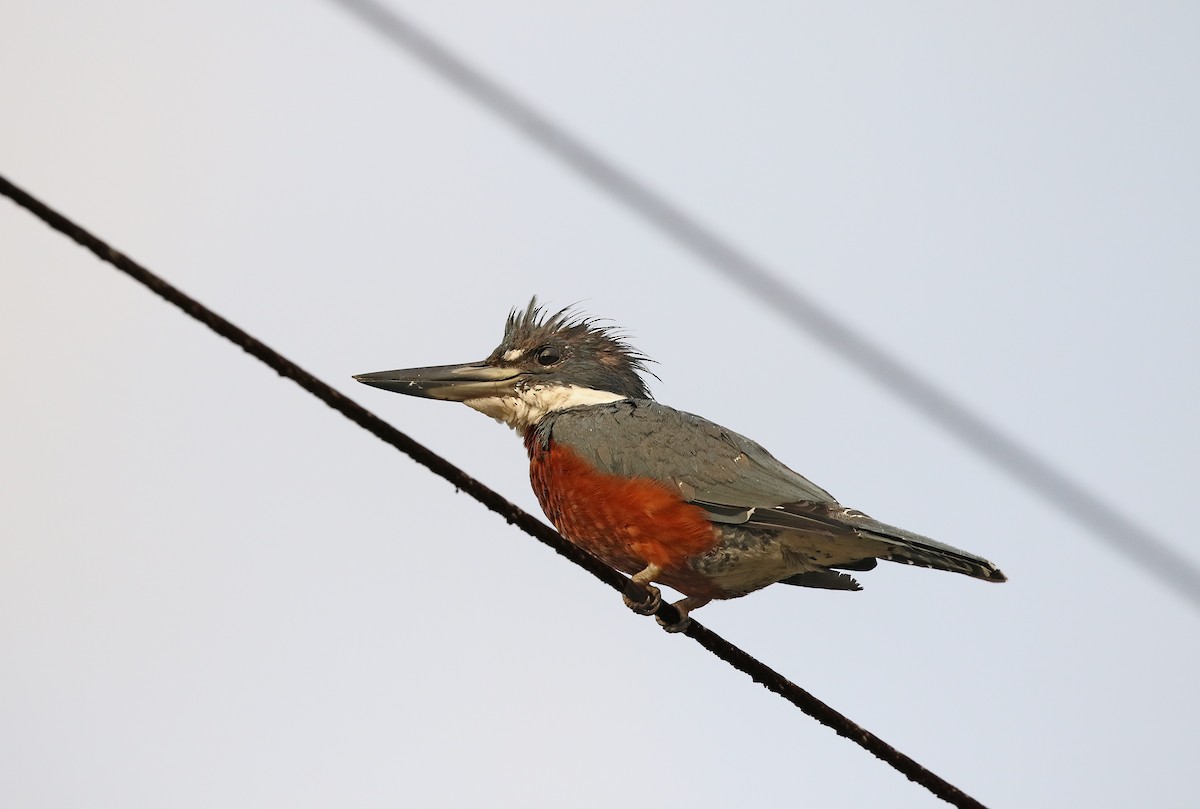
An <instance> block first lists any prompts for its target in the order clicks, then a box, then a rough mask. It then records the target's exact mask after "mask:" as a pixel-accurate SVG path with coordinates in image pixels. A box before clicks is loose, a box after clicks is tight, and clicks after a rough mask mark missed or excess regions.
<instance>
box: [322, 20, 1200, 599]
mask: <svg viewBox="0 0 1200 809" xmlns="http://www.w3.org/2000/svg"><path fill="white" fill-rule="evenodd" d="M333 2H335V3H337V4H338V5H341V6H342V7H343V8H345V9H347V10H348V11H350V12H352V13H353V14H354V15H356V16H357V17H358V18H359V19H361V20H362V21H363V22H365V23H367V24H368V25H370V26H371V27H372V28H374V29H375V30H376V31H378V32H379V33H380V34H382V35H383V36H384V37H386V39H387V40H388V41H389V42H391V43H392V44H393V45H396V46H398V47H400V48H403V49H404V50H405V51H407V52H408V53H409V54H410V55H411V56H413V57H415V58H416V59H417V60H418V61H420V62H421V63H422V64H424V65H425V66H426V67H428V68H430V69H432V70H433V71H434V72H435V73H436V74H437V75H439V76H441V77H442V78H443V79H445V80H446V81H448V82H450V83H451V84H453V85H454V86H455V87H457V88H458V89H459V90H462V91H463V92H465V93H466V94H467V95H469V96H470V97H471V98H473V99H474V100H475V101H477V102H479V103H480V104H482V105H483V106H484V107H486V108H487V109H489V110H490V111H491V112H493V113H495V114H496V116H497V117H499V118H501V119H503V120H504V121H506V122H507V123H509V124H511V125H512V126H514V127H515V128H516V129H518V130H520V131H521V132H523V133H524V134H525V135H527V136H528V137H529V138H530V139H531V140H532V141H534V142H535V143H536V144H537V145H538V146H540V147H542V148H543V149H545V150H546V151H548V152H550V153H552V154H554V155H555V156H556V157H558V158H559V159H560V160H562V161H563V162H564V163H566V164H567V166H569V167H570V168H572V169H574V170H575V171H577V172H579V173H580V174H581V175H583V176H584V177H585V178H587V179H588V180H590V181H591V182H592V183H593V184H595V185H596V186H597V187H599V188H600V189H601V190H603V191H605V192H607V193H608V194H610V195H611V196H613V197H615V198H616V199H617V200H619V201H620V202H622V203H624V204H625V205H626V206H628V207H629V208H631V209H632V210H633V211H634V212H636V213H637V214H639V215H640V216H642V217H643V218H645V219H647V220H649V221H650V222H652V223H653V224H655V225H656V226H658V228H659V229H660V230H662V231H663V232H664V233H665V234H667V235H668V236H670V237H671V238H672V239H674V240H675V241H676V242H678V243H679V244H680V245H681V246H683V247H685V248H686V249H687V250H689V251H690V252H692V253H694V254H695V255H697V256H698V257H700V258H701V259H703V260H704V261H705V262H706V263H708V264H709V265H710V266H711V267H712V268H714V269H716V270H718V271H719V272H721V273H723V274H724V275H725V276H726V277H728V278H729V279H730V280H732V281H734V282H736V283H737V284H739V285H741V286H743V287H745V288H746V289H747V290H748V291H749V292H750V293H751V294H752V295H753V296H755V297H756V298H757V299H758V300H759V302H760V303H762V304H764V305H765V306H767V307H769V308H771V309H773V310H775V312H777V313H778V314H780V315H782V316H783V317H784V319H786V320H788V321H789V322H791V323H792V325H794V326H797V327H799V328H801V329H803V330H804V331H806V332H808V334H809V335H810V336H812V337H814V338H816V339H817V340H818V341H820V342H821V343H823V344H824V345H825V346H826V347H827V348H829V349H830V350H832V351H833V352H834V353H836V354H839V355H841V356H842V357H843V358H844V359H846V360H848V361H850V362H851V363H852V364H853V365H856V366H857V367H858V368H859V369H860V370H861V371H863V372H864V373H865V374H866V375H867V376H868V377H870V378H871V379H873V380H874V381H875V382H877V383H879V384H880V385H882V386H883V387H884V388H886V389H887V390H889V391H891V392H892V393H893V394H894V395H896V396H897V397H898V398H900V399H902V400H904V401H905V402H907V403H908V404H909V405H910V406H911V407H913V408H914V409H915V410H917V411H918V412H920V413H923V414H925V416H926V417H928V418H929V419H930V420H931V421H933V422H934V423H935V424H937V425H939V426H940V427H942V428H943V429H944V430H946V431H947V432H949V433H950V434H951V435H953V436H955V437H956V438H958V440H960V441H961V442H963V443H964V444H966V445H967V446H968V447H970V448H972V449H974V450H975V451H976V452H978V453H979V454H980V455H982V456H984V457H985V458H987V459H988V460H989V461H991V462H992V463H993V464H994V465H995V466H997V467H999V468H1000V469H1002V470H1003V471H1005V472H1006V473H1008V475H1009V476H1011V477H1012V478H1014V479H1015V480H1017V481H1018V482H1020V483H1022V484H1024V485H1025V487H1026V488H1028V489H1029V490H1030V491H1032V492H1033V493H1034V494H1036V495H1038V496H1039V497H1041V498H1043V499H1044V500H1046V501H1048V502H1049V503H1050V504H1051V505H1053V506H1055V507H1056V508H1057V509H1058V510H1059V511H1060V512H1062V513H1063V514H1066V515H1067V516H1068V517H1070V518H1072V519H1073V520H1075V521H1076V522H1078V523H1079V524H1081V525H1082V526H1084V527H1085V528H1087V529H1089V530H1090V531H1091V532H1092V533H1093V534H1094V535H1095V536H1096V537H1097V538H1099V539H1100V540H1102V541H1104V542H1106V543H1107V544H1108V545H1109V546H1110V547H1111V548H1113V549H1114V550H1116V551H1118V552H1120V553H1122V554H1124V555H1125V556H1126V557H1128V558H1129V559H1130V560H1131V561H1133V562H1134V563H1135V564H1137V565H1139V566H1140V567H1141V568H1142V569H1143V570H1145V571H1146V572H1147V573H1149V574H1150V575H1151V576H1153V577H1154V578H1156V579H1158V581H1159V582H1160V583H1162V584H1165V585H1167V586H1168V587H1170V588H1172V589H1173V590H1175V592H1176V593H1177V594H1178V595H1180V596H1182V597H1183V598H1184V600H1186V601H1187V602H1189V603H1190V605H1191V606H1192V607H1194V608H1197V609H1200V568H1198V567H1197V566H1196V565H1195V563H1193V562H1192V561H1191V560H1189V559H1188V558H1187V557H1185V556H1184V555H1182V554H1180V553H1179V552H1178V551H1176V550H1175V549H1173V548H1172V547H1171V546H1170V545H1169V544H1168V543H1167V542H1166V541H1164V540H1163V539H1161V538H1160V537H1158V536H1156V535H1155V534H1154V533H1153V532H1152V531H1150V530H1149V529H1148V528H1146V527H1145V526H1143V525H1140V524H1138V523H1136V522H1134V521H1133V520H1132V519H1131V518H1130V517H1128V516H1127V515H1125V514H1123V513H1121V512H1120V511H1118V510H1117V509H1115V508H1113V507H1112V506H1110V505H1109V504H1108V502H1107V501H1105V500H1104V499H1102V498H1100V497H1097V496H1096V495H1095V494H1092V493H1091V492H1090V491H1088V490H1087V489H1086V488H1085V487H1084V486H1083V485H1082V484H1079V483H1076V482H1075V481H1073V480H1072V479H1071V478H1070V477H1069V476H1068V475H1066V474H1065V473H1063V472H1061V471H1059V470H1058V469H1056V468H1055V467H1054V466H1053V465H1051V464H1050V463H1049V462H1048V461H1046V460H1045V459H1043V458H1042V457H1041V456H1040V455H1038V454H1037V453H1036V452H1034V451H1033V450H1031V449H1029V448H1028V447H1027V446H1025V445H1023V444H1022V443H1020V442H1019V441H1017V440H1016V439H1015V438H1012V437H1011V436H1009V435H1007V434H1006V433H1004V432H1002V431H1001V430H1000V428H998V427H996V426H994V425H992V424H990V423H989V422H988V421H986V420H985V419H984V418H983V417H982V416H980V415H978V414H976V413H974V412H972V411H971V409H970V408H968V407H967V406H966V405H964V404H963V403H962V402H960V401H958V400H957V399H955V398H954V397H953V396H951V395H950V394H948V393H946V392H945V391H943V390H941V389H939V388H938V387H937V386H936V385H934V384H933V383H932V382H930V381H929V380H928V379H926V378H925V377H923V376H922V375H920V374H919V373H918V372H917V371H915V370H914V369H913V368H912V367H911V366H909V365H906V364H905V363H904V362H902V361H901V360H899V359H897V358H896V357H895V356H893V355H891V354H889V353H888V352H887V351H885V350H884V349H882V348H881V347H880V346H879V345H878V344H877V343H875V342H873V341H872V340H871V339H869V338H868V337H866V336H865V335H864V334H862V333H861V332H859V331H857V330H855V329H854V328H853V327H852V326H850V325H848V324H847V323H845V322H844V321H842V320H840V319H839V318H838V317H836V316H834V315H833V314H832V313H830V312H829V311H827V310H825V309H824V308H822V307H821V306H820V305H818V304H817V303H816V302H814V301H813V300H811V299H810V298H808V297H807V296H805V295H804V294H803V293H801V292H799V291H798V290H796V289H793V288H792V287H790V286H788V285H787V284H786V283H784V282H783V281H782V280H780V278H779V276H778V275H777V274H776V273H774V272H772V271H771V270H770V269H768V268H767V267H766V266H765V265H764V264H762V263H760V262H757V261H755V260H754V259H752V258H750V257H749V256H748V255H746V254H745V253H743V252H742V251H740V250H738V249H737V248H736V247H734V246H733V245H732V244H730V243H729V242H727V241H726V240H725V239H724V238H722V237H721V236H719V235H718V234H717V233H716V232H715V231H713V230H712V229H711V228H709V227H707V226H705V225H704V224H702V223H701V222H700V221H699V220H698V219H696V218H695V217H693V216H691V215H690V214H688V213H686V212H685V211H684V210H683V209H682V208H680V207H679V206H677V205H675V204H674V203H672V202H670V201H668V200H667V199H666V198H665V197H664V196H662V195H661V194H659V193H657V192H655V191H653V190H651V189H650V188H649V187H648V186H646V185H645V184H644V183H642V182H640V181H638V180H637V179H636V178H634V177H633V176H632V175H631V174H629V173H628V172H626V171H624V170H623V169H621V168H619V167H617V166H616V165H615V164H614V163H612V162H611V161H609V160H608V159H607V158H605V157H602V156H601V155H600V154H599V153H598V152H597V151H595V150H594V149H592V148H591V147H590V146H588V145H586V144H585V143H584V142H583V141H582V140H580V139H579V138H577V137H576V136H574V135H572V134H570V133H568V132H567V131H566V130H565V129H564V128H563V127H561V126H559V125H558V124H556V123H555V122H553V121H552V120H550V119H549V118H547V117H546V115H545V114H544V113H542V112H540V111H538V110H536V109H534V108H533V107H532V106H531V105H530V104H529V103H527V102H526V101H523V100H522V99H519V98H517V97H516V96H515V95H513V94H512V93H511V92H510V91H508V90H506V89H505V88H503V87H501V86H500V85H499V84H497V83H496V82H495V81H494V80H492V79H490V78H488V77H487V76H486V75H484V74H483V73H482V72H481V71H479V70H478V69H476V68H475V67H472V66H471V65H469V64H468V63H467V62H466V61H464V60H463V59H462V57H460V56H458V55H456V54H454V53H453V52H451V51H450V50H448V49H447V48H446V46H444V45H442V44H440V43H438V42H436V41H435V40H433V39H431V38H430V37H429V35H428V34H426V33H425V32H423V31H422V30H421V29H419V28H417V27H416V26H415V25H413V23H412V22H410V21H409V20H408V19H406V18H405V17H403V16H401V15H400V14H398V13H397V12H395V11H392V10H390V9H388V8H386V7H385V6H383V5H381V4H379V3H376V2H373V0H333Z"/></svg>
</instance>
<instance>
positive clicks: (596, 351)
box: [354, 298, 650, 430]
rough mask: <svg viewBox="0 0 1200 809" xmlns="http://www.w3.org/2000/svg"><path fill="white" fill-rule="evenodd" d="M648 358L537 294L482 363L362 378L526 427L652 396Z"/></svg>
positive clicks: (615, 335) (616, 336) (615, 334)
mask: <svg viewBox="0 0 1200 809" xmlns="http://www.w3.org/2000/svg"><path fill="white" fill-rule="evenodd" d="M648 362H649V360H648V359H647V358H646V357H645V356H643V355H642V354H640V353H639V352H637V351H636V350H635V349H633V348H632V347H631V346H630V345H629V344H628V343H627V342H625V340H624V339H623V337H622V336H621V335H620V334H619V333H618V332H616V331H615V330H614V329H613V328H611V327H608V326H603V325H600V324H598V323H597V322H596V321H595V320H591V319H589V318H586V317H583V316H581V315H578V314H576V313H574V312H573V311H572V310H571V309H569V308H568V309H562V310H560V311H558V312H555V313H554V314H547V313H546V312H545V311H544V310H543V309H542V307H540V306H538V305H537V298H534V299H533V300H531V301H530V302H529V305H528V306H526V307H525V309H524V310H518V309H514V310H513V311H512V312H510V313H509V315H508V321H507V322H506V323H505V325H504V339H503V340H501V342H500V345H498V346H496V349H495V350H494V351H493V352H492V353H491V355H489V356H488V358H487V359H485V360H483V361H482V362H469V363H464V364H462V365H438V366H432V367H428V368H408V369H403V370H398V371H379V372H376V373H372V374H360V375H358V376H356V377H354V378H355V379H356V380H358V381H359V382H362V383H363V384H365V385H372V386H374V387H376V388H383V389H384V390H390V391H394V392H396V393H405V394H408V395H409V396H421V397H424V398H427V399H442V400H445V401H450V402H462V403H464V404H466V405H467V406H468V407H472V408H474V409H475V410H478V411H480V412H482V413H485V414H486V415H489V416H491V417H493V418H495V419H497V420H499V421H503V422H505V423H506V424H508V425H510V426H512V427H513V428H514V429H517V430H525V429H527V428H528V427H530V426H532V425H533V424H536V423H537V422H538V421H540V420H541V419H542V418H543V417H544V416H545V415H546V414H547V413H549V412H551V411H553V410H560V409H563V408H567V407H579V406H584V405H593V404H603V403H606V402H614V401H618V400H621V399H649V398H650V393H649V391H648V390H647V389H646V382H645V380H644V379H643V378H642V374H643V373H646V372H647V371H646V364H647V363H648Z"/></svg>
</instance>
